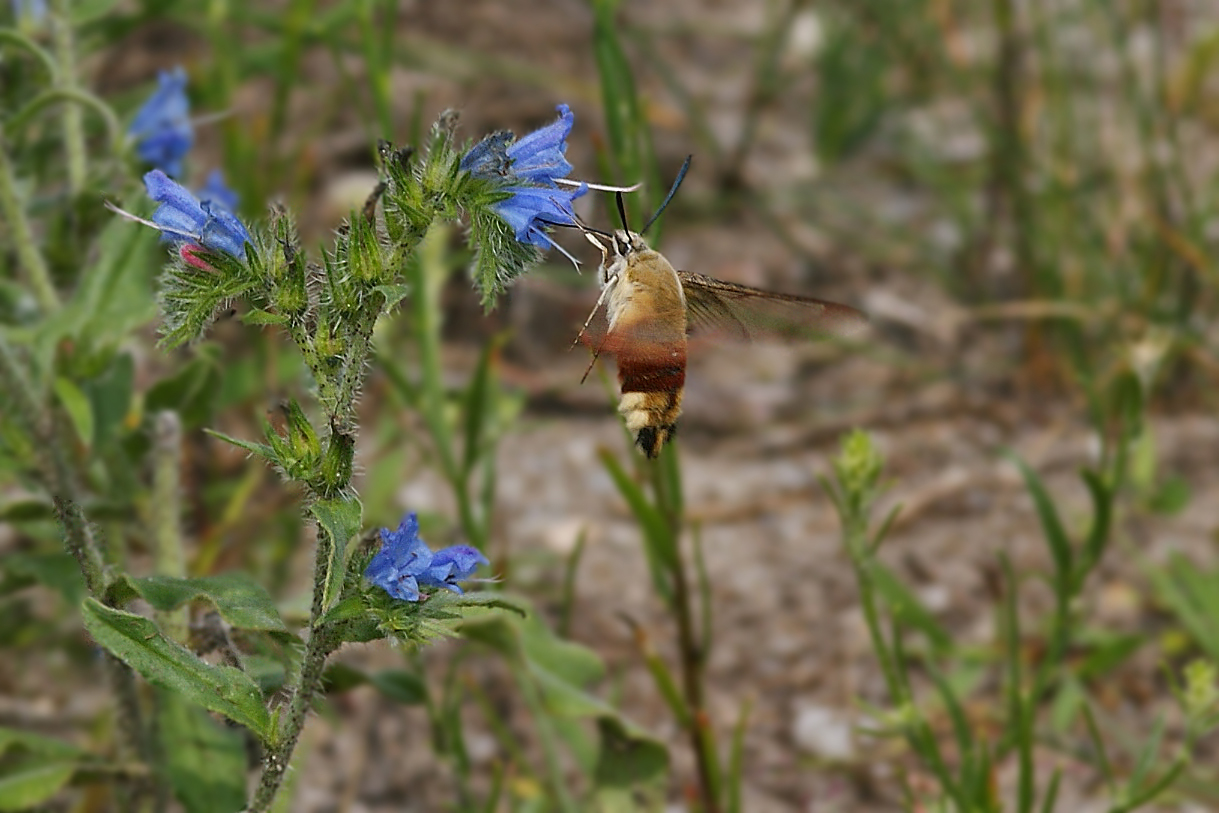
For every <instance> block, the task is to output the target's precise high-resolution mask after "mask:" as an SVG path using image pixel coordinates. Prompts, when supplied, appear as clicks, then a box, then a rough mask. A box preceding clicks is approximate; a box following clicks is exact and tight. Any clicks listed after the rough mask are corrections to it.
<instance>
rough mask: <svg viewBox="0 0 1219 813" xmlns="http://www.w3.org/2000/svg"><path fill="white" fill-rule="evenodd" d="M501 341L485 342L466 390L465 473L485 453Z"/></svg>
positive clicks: (464, 474)
mask: <svg viewBox="0 0 1219 813" xmlns="http://www.w3.org/2000/svg"><path fill="white" fill-rule="evenodd" d="M500 344H501V341H500V340H499V339H493V340H492V341H489V342H487V343H486V344H485V345H483V351H482V353H481V354H480V355H479V358H478V366H477V367H476V368H475V370H474V376H473V378H471V379H470V384H469V386H468V387H467V388H466V393H465V399H464V400H465V403H464V404H463V406H464V407H465V410H464V411H465V418H466V427H465V439H464V442H463V443H462V446H463V447H464V448H463V458H462V465H461V470H462V474H463V476H465V477H468V476H469V474H470V472H471V471H473V469H474V465H475V464H476V463H477V462H478V458H479V455H480V454H481V453H482V441H483V434H484V433H485V432H486V427H487V424H488V423H489V421H490V418H491V414H490V413H491V412H492V410H493V409H494V390H493V389H492V388H491V387H490V385H489V381H490V378H491V369H492V359H493V358H494V356H495V353H496V351H497V350H498V349H499V345H500Z"/></svg>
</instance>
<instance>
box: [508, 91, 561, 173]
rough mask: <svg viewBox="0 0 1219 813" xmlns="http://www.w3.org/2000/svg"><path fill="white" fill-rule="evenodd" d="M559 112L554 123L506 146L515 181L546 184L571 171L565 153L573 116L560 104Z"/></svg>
mask: <svg viewBox="0 0 1219 813" xmlns="http://www.w3.org/2000/svg"><path fill="white" fill-rule="evenodd" d="M558 111H559V118H558V119H556V120H555V121H554V123H552V124H548V125H546V126H545V127H542V128H541V129H538V130H534V131H533V132H532V133H529V134H528V135H526V136H524V137H522V138H521V139H520V140H519V141H517V142H515V143H513V144H511V145H510V146H509V147H508V149H507V153H508V157H509V158H511V159H512V173H513V174H514V175H515V176H516V177H517V178H520V179H522V180H526V181H532V182H533V183H540V184H548V185H549V184H553V183H554V179H555V178H563V177H566V176H567V174H568V173H570V172H571V170H572V166H571V164H570V163H569V162H568V160H567V158H566V157H564V153H566V152H567V136H568V135H570V134H571V128H572V125H573V124H574V123H575V120H576V116H575V114H574V113H572V112H571V108H570V107H568V106H567V105H565V104H561V105H559V106H558Z"/></svg>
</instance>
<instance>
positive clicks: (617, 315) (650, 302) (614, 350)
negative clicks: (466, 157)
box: [576, 158, 868, 458]
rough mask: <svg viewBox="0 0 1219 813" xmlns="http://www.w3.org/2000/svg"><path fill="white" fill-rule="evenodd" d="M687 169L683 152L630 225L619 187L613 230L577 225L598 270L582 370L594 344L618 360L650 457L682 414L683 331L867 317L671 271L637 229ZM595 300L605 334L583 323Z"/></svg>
mask: <svg viewBox="0 0 1219 813" xmlns="http://www.w3.org/2000/svg"><path fill="white" fill-rule="evenodd" d="M689 167H690V159H689V158H687V159H686V161H685V163H684V164H683V165H682V168H681V171H680V172H679V173H678V175H677V180H676V181H674V183H673V187H672V188H671V189H670V190H669V194H668V195H667V196H666V197H665V200H664V202H663V203H661V204H660V207H659V208H658V209H657V210H656V213H655V214H653V215H652V217H651V218H650V219H649V220H648V222H647V223H646V224H645V225H644V227H643V228H642V229H640V230H639V231H638V232H633V231H631V230H630V229H629V228H627V224H626V209H625V207H624V206H623V203H622V193H618V214H619V217H621V219H622V228H621V229H617V230H615V231H614V232H613V233H612V234H611V233H608V232H600V231H595V230H592V229H589V228H587V227H584V226H583V225H582V224H581V228H582V229H583V231H584V233H585V235H586V236H587V237H588V238H589V240H590V241H591V242H592V243H593V244H594V245H596V246H597V247H598V248H599V249H600V251H601V266H600V268H599V269H598V272H597V273H598V282H599V283H600V285H601V296H600V297H599V298H598V299H597V304H596V305H595V306H594V307H593V312H592V313H591V314H589V317H588V320H587V321H585V323H584V327H583V328H581V330H580V334H579V336H577V338H576V341H579V340H580V339H581V338H585V339H586V341H588V343H589V345H590V346H591V347H593V351H594V352H593V358H592V361H591V362H590V363H589V369H590V370H591V369H592V365H593V364H594V363H595V362H596V360H597V357H598V356H599V355H600V354H601V353H603V352H604V353H610V354H612V355H613V356H614V357H615V358H616V359H617V362H618V383H619V386H620V387H621V391H622V400H621V401H620V403H619V405H618V411H619V412H620V413H621V414H622V415H623V416H624V418H625V419H626V425H627V428H628V429H629V430H630V431H631V432H632V433H633V434H634V436H635V444H636V445H637V446H638V447H639V449H640V450H641V451H642V452H643V453H644V454H645V455H647V456H648V457H650V458H654V457H656V456H657V455H659V454H660V451H661V449H662V448H664V445H665V443H667V442H668V441H669V439H671V438H672V437H673V433H674V431H675V429H676V426H677V418H678V416H679V415H681V402H682V393H683V391H684V388H685V382H686V347H687V337H688V336H689V335H691V334H695V333H713V334H716V335H721V336H728V337H731V338H735V339H740V340H745V341H748V340H752V339H755V338H766V337H773V338H787V339H792V338H813V337H815V336H838V337H845V336H849V335H851V334H853V333H855V332H857V331H859V330H861V329H862V328H864V327H866V326H867V324H868V318H867V316H866V315H864V314H863V313H862V312H861V311H858V310H856V309H855V308H852V307H849V306H847V305H839V304H836V303H834V302H825V301H823V300H820V299H812V298H810V297H804V296H793V295H790V294H780V293H774V292H771V291H763V290H761V289H758V288H751V287H749V286H747V285H738V284H736V283H733V282H725V281H724V280H719V279H715V278H714V277H708V276H705V275H703V274H695V273H692V272H690V271H678V270H677V269H675V268H674V267H673V266H672V265H671V264H670V263H669V261H668V260H666V259H665V257H664V255H663V254H661V253H660V252H659V251H656V250H655V249H653V248H650V247H649V246H648V244H647V243H646V242H645V241H644V239H643V233H644V232H646V231H647V230H648V227H650V226H651V225H652V224H653V223H655V222H656V218H657V217H659V216H660V213H661V212H663V211H664V208H665V207H666V206H667V205H668V204H669V201H670V200H672V199H673V195H674V194H675V193H676V192H677V188H678V187H679V186H680V185H681V182H682V179H683V178H685V175H686V171H687V170H688V169H689ZM602 304H604V305H605V315H606V323H607V324H606V327H605V328H604V332H603V333H602V332H601V331H596V333H597V334H600V335H597V336H589V335H588V334H589V325H590V324H591V323H592V321H593V318H594V317H595V316H596V314H597V312H598V311H599V310H600V308H601V306H602ZM587 376H588V372H587V371H586V372H585V377H587Z"/></svg>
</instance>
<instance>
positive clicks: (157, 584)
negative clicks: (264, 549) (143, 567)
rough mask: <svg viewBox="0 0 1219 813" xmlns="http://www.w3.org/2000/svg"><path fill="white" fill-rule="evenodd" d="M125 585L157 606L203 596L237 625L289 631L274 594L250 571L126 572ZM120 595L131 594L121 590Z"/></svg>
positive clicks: (177, 604)
mask: <svg viewBox="0 0 1219 813" xmlns="http://www.w3.org/2000/svg"><path fill="white" fill-rule="evenodd" d="M121 585H122V586H123V587H126V588H129V589H130V590H131V591H132V592H133V593H134V594H135V595H138V596H139V597H140V598H142V599H144V600H145V601H147V602H148V603H149V604H151V605H152V606H153V608H154V609H157V610H161V611H162V612H170V611H173V610H176V609H178V608H179V607H181V606H182V605H184V604H187V603H189V602H192V601H197V600H204V601H207V602H208V603H210V604H211V605H212V606H213V607H215V608H216V610H217V612H219V613H220V616H221V617H222V618H223V619H224V620H225V621H227V622H228V623H229V624H230V625H232V626H234V627H236V628H238V629H246V630H263V631H265V632H281V633H289V630H288V628H287V627H286V626H285V625H284V622H283V619H282V618H280V617H279V610H278V609H276V607H275V602H274V600H273V599H272V598H271V594H270V593H268V592H267V591H266V588H264V587H263V586H262V585H261V584H259V583H258V582H256V581H254V579H253V577H251V576H250V575H249V574H248V573H241V572H233V573H220V574H218V575H215V576H200V577H198V578H193V579H178V578H174V577H172V576H144V577H142V578H135V577H132V576H124V577H123V578H122V580H121ZM118 597H119V598H123V599H126V598H130V596H129V595H125V594H123V593H120V594H119V596H118Z"/></svg>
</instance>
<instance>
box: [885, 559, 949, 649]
mask: <svg viewBox="0 0 1219 813" xmlns="http://www.w3.org/2000/svg"><path fill="white" fill-rule="evenodd" d="M872 577H873V579H874V583H875V585H876V589H877V590H878V591H879V592H880V594H881V596H882V597H883V598H884V600H885V602H886V603H887V604H888V605H889V608H890V609H891V610H892V611H893V615H894V617H895V618H896V619H897V621H898V622H899V623H901V624H902V625H904V626H907V627H910V628H912V629H916V630H918V631H919V632H921V633H923V634H924V635H926V636H927V640H928V641H929V642H930V643H931V646H932V647H933V648H934V649H935V650H936V651H937V652H940V653H945V652H948V651H949V650H950V649H951V648H952V636H951V635H949V634H948V632H947V631H946V630H945V629H944V628H943V627H942V626H940V623H939V622H938V621H936V620H935V616H933V615H932V614H931V612H930V611H929V610H928V609H927V608H926V607H924V606H923V603H922V602H921V601H919V600H918V598H916V597H915V595H914V593H912V592H910V590H909V589H907V588H906V585H904V584H902V582H901V580H900V579H898V578H897V576H895V575H893V571H891V570H889V569H888V568H887V567H885V566H884V565H882V564H880V563H879V562H877V563H875V564H874V566H873V569H872Z"/></svg>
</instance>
